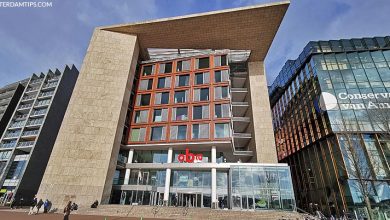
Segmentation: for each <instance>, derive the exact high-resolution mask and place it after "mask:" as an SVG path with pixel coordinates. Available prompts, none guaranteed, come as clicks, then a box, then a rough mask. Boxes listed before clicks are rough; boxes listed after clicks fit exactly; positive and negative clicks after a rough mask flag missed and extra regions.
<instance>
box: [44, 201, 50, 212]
mask: <svg viewBox="0 0 390 220" xmlns="http://www.w3.org/2000/svg"><path fill="white" fill-rule="evenodd" d="M48 211H49V200H48V199H46V200H45V202H44V203H43V213H47V212H48Z"/></svg>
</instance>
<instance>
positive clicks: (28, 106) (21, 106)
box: [18, 103, 32, 110]
mask: <svg viewBox="0 0 390 220" xmlns="http://www.w3.org/2000/svg"><path fill="white" fill-rule="evenodd" d="M31 106H32V103H30V104H25V105H19V108H18V110H20V109H25V108H30V107H31Z"/></svg>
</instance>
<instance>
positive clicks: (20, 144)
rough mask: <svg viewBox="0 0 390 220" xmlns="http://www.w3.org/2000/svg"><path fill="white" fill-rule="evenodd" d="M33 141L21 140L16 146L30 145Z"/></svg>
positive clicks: (32, 144)
mask: <svg viewBox="0 0 390 220" xmlns="http://www.w3.org/2000/svg"><path fill="white" fill-rule="evenodd" d="M34 144H35V141H23V142H19V143H18V146H17V147H32V146H34Z"/></svg>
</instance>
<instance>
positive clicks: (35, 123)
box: [26, 119, 43, 127]
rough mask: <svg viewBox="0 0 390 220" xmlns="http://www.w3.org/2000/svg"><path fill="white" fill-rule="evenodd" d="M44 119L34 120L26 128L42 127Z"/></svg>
mask: <svg viewBox="0 0 390 220" xmlns="http://www.w3.org/2000/svg"><path fill="white" fill-rule="evenodd" d="M42 122H43V119H33V120H30V121H28V122H27V124H26V127H27V126H28V127H33V126H40V125H42Z"/></svg>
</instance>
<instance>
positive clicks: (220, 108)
mask: <svg viewBox="0 0 390 220" xmlns="http://www.w3.org/2000/svg"><path fill="white" fill-rule="evenodd" d="M214 114H215V116H214V117H215V118H226V117H230V106H229V104H215V109H214Z"/></svg>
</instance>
